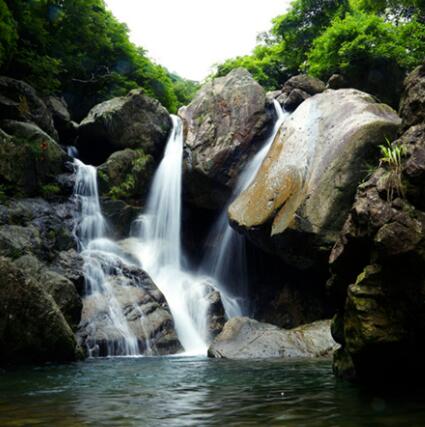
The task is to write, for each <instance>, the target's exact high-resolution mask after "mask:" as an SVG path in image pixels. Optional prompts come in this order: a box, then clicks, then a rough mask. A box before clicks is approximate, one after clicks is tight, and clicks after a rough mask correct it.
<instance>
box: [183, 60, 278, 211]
mask: <svg viewBox="0 0 425 427" xmlns="http://www.w3.org/2000/svg"><path fill="white" fill-rule="evenodd" d="M271 110H272V109H271ZM271 110H270V111H269V109H268V104H267V102H266V94H265V92H264V89H263V88H262V87H261V86H260V85H259V84H258V83H257V82H256V81H255V80H254V79H253V78H252V77H251V75H250V74H249V73H248V71H246V70H244V69H242V68H239V69H235V70H233V71H231V72H230V73H229V74H228V75H227V76H225V77H220V78H216V79H214V80H212V81H210V82H208V83H206V84H205V85H204V86H203V87H202V88H201V90H200V91H199V92H198V94H197V95H196V97H195V99H194V100H193V101H192V102H191V103H190V105H189V106H187V107H185V108H183V109H181V110H180V112H179V114H180V116H181V117H182V119H183V122H184V126H185V135H186V138H185V141H186V146H187V152H186V171H185V175H184V180H185V185H184V189H185V191H186V194H185V197H186V198H187V199H188V200H189V201H190V202H191V203H192V204H195V205H197V206H198V207H202V208H207V209H214V208H218V207H221V206H223V205H224V204H225V203H226V201H227V199H228V198H229V196H230V194H231V191H232V189H233V187H234V185H235V183H236V180H237V177H238V176H239V173H240V172H241V170H242V168H243V166H244V165H245V163H246V160H247V159H248V157H249V155H250V154H252V153H253V152H254V151H255V150H256V149H258V148H259V144H260V142H261V141H262V140H263V139H264V137H265V136H266V134H267V132H268V131H269V130H270V129H269V125H270V124H271V121H272V113H271Z"/></svg>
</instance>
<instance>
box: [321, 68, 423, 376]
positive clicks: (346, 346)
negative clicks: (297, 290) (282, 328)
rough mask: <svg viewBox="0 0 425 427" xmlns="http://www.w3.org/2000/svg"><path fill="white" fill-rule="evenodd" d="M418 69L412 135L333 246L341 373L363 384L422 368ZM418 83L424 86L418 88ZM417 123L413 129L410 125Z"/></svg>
mask: <svg viewBox="0 0 425 427" xmlns="http://www.w3.org/2000/svg"><path fill="white" fill-rule="evenodd" d="M420 73H421V68H419V69H417V70H415V71H414V72H413V73H412V75H411V76H409V77H408V78H407V80H406V84H407V86H406V89H407V91H406V94H405V95H404V98H403V99H404V101H403V103H402V108H401V111H402V114H403V127H404V128H405V129H407V131H406V132H405V133H404V134H403V135H402V136H401V137H400V138H399V140H397V141H396V142H394V143H393V146H401V147H404V150H405V155H404V156H403V158H402V161H401V164H400V165H399V166H398V170H397V171H394V169H392V168H391V166H388V165H387V166H386V167H384V166H381V167H379V168H378V169H377V170H376V171H375V173H374V174H373V175H372V177H371V178H370V179H369V180H368V181H367V182H366V183H364V184H362V185H360V186H359V188H358V191H357V196H356V200H355V203H354V205H353V207H352V210H351V213H350V215H349V217H348V219H347V221H346V223H345V225H344V228H343V231H342V233H341V236H340V238H339V240H338V241H337V243H336V244H335V246H334V248H333V250H332V253H331V257H330V264H331V270H332V273H333V274H332V278H331V279H330V281H329V283H328V285H329V289H330V291H331V293H332V295H333V297H334V299H335V301H336V303H337V305H338V306H339V307H340V309H339V311H338V313H337V315H336V317H335V318H334V320H333V327H332V333H333V336H334V338H335V339H336V340H337V341H338V342H339V343H341V345H342V348H341V349H340V350H338V352H337V353H336V354H335V357H334V371H335V372H336V374H337V375H339V376H341V377H344V378H347V379H350V380H361V381H374V380H376V379H382V378H388V376H391V378H392V379H398V380H402V381H406V380H407V381H411V380H412V378H418V379H419V378H423V376H424V375H425V369H424V367H423V359H424V357H425V344H424V341H423V337H424V336H425V273H424V272H425V258H424V253H425V251H424V249H425V233H424V230H425V204H424V197H423V191H424V190H423V189H424V188H425V187H424V185H425V175H424V170H425V169H424V168H425V127H424V126H425V124H424V123H423V122H422V123H418V122H420V121H423V120H424V119H425V115H424V114H423V111H422V109H421V105H422V104H421V103H420V100H419V99H418V98H416V94H417V93H418V92H417V91H418V90H419V92H420V88H419V89H418V86H417V85H418V84H419V81H418V76H419V75H420ZM419 86H420V84H419ZM412 123H415V125H414V126H412V127H409V125H410V124H412ZM394 177H395V178H396V181H395V180H394Z"/></svg>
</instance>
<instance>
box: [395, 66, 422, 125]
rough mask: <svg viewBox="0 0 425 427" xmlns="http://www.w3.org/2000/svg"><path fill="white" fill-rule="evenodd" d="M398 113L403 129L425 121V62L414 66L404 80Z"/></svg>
mask: <svg viewBox="0 0 425 427" xmlns="http://www.w3.org/2000/svg"><path fill="white" fill-rule="evenodd" d="M404 86H405V91H404V93H403V96H402V98H401V103H400V114H401V116H402V117H403V126H404V128H405V129H407V128H409V127H410V126H413V125H417V124H420V123H424V122H425V64H423V65H421V66H419V67H418V68H416V69H415V70H414V71H413V72H412V73H411V74H409V76H407V78H406V80H405V82H404Z"/></svg>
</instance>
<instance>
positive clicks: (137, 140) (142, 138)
mask: <svg viewBox="0 0 425 427" xmlns="http://www.w3.org/2000/svg"><path fill="white" fill-rule="evenodd" d="M171 126H172V122H171V118H170V116H169V114H168V112H167V110H166V109H165V108H164V107H162V106H161V104H160V103H159V102H158V101H156V100H154V99H152V98H149V97H148V96H146V95H144V94H143V91H142V90H141V89H138V90H132V91H131V92H130V93H129V94H128V95H127V96H123V97H119V98H113V99H110V100H109V101H105V102H103V103H101V104H98V105H96V106H95V107H94V108H92V109H91V110H90V112H89V113H88V115H87V117H86V118H85V119H84V120H83V121H82V122H81V124H80V126H79V141H78V149H79V152H80V156H81V159H82V160H83V161H84V162H85V163H89V164H95V165H99V164H101V163H103V162H104V161H105V160H106V159H107V158H108V157H109V156H110V155H111V154H112V153H114V152H115V151H120V150H124V149H126V148H131V149H143V151H144V152H145V153H146V154H150V155H152V156H153V157H154V158H155V159H156V160H159V159H160V157H161V154H162V152H163V149H164V145H165V143H166V141H167V136H168V133H169V131H170V129H171Z"/></svg>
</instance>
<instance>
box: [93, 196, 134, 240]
mask: <svg viewBox="0 0 425 427" xmlns="http://www.w3.org/2000/svg"><path fill="white" fill-rule="evenodd" d="M101 207H102V213H103V215H104V217H105V218H106V220H107V221H108V224H111V226H112V227H111V235H112V237H114V238H115V239H124V238H126V237H128V236H129V235H130V231H131V227H132V223H133V221H135V220H136V219H137V217H138V216H139V215H140V212H141V207H140V205H139V206H132V205H128V204H127V203H125V202H123V201H122V200H113V199H105V198H102V199H101Z"/></svg>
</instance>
